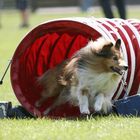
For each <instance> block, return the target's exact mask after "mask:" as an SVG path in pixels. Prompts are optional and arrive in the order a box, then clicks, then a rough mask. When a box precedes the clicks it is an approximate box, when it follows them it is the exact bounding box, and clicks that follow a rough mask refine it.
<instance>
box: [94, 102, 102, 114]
mask: <svg viewBox="0 0 140 140" xmlns="http://www.w3.org/2000/svg"><path fill="white" fill-rule="evenodd" d="M101 109H102V104H101V103H99V102H95V104H94V110H95V112H100V111H101Z"/></svg>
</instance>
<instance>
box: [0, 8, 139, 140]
mask: <svg viewBox="0 0 140 140" xmlns="http://www.w3.org/2000/svg"><path fill="white" fill-rule="evenodd" d="M138 13H140V10H139V9H136V10H131V9H128V18H137V19H140V15H139V14H138ZM91 15H92V16H95V17H102V16H103V14H102V13H101V11H95V12H94V13H91ZM73 16H86V14H82V13H73V14H68V13H67V14H65V13H63V14H49V13H45V14H31V15H30V28H28V29H19V27H18V26H19V23H20V18H19V15H18V13H17V12H16V11H4V12H3V13H2V16H1V19H2V26H3V27H2V28H1V29H0V77H1V76H2V74H3V72H4V70H5V68H6V66H7V64H8V60H10V59H11V58H12V56H13V53H14V51H15V49H16V47H17V45H18V44H19V42H20V41H21V39H22V38H23V37H24V36H25V35H26V33H27V32H29V31H30V30H31V29H32V28H34V27H35V26H37V25H38V24H40V23H42V22H45V21H47V20H50V19H55V18H61V17H73ZM0 100H2V101H3V100H5V101H12V104H13V105H17V104H19V102H18V100H17V99H16V97H15V95H14V93H13V90H12V87H11V83H10V74H9V71H8V74H7V75H6V77H5V79H4V84H3V85H2V86H1V85H0ZM139 132H140V119H139V118H136V117H124V118H123V117H118V116H112V115H111V116H108V117H96V118H89V119H85V120H78V119H76V120H66V119H62V120H50V119H47V118H46V119H24V120H16V119H2V120H0V140H45V139H46V140H91V139H93V140H96V139H98V140H126V139H127V140H138V139H139V137H140V133H139Z"/></svg>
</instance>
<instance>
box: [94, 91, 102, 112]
mask: <svg viewBox="0 0 140 140" xmlns="http://www.w3.org/2000/svg"><path fill="white" fill-rule="evenodd" d="M94 100H95V102H94V105H93V106H94V110H95V112H100V111H101V109H102V106H103V102H104V95H103V94H102V93H100V94H97V95H96V96H95V99H94Z"/></svg>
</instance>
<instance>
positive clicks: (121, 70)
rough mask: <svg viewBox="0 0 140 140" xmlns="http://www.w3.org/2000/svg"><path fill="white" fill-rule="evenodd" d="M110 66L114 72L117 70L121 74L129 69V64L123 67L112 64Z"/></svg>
mask: <svg viewBox="0 0 140 140" xmlns="http://www.w3.org/2000/svg"><path fill="white" fill-rule="evenodd" d="M110 68H111V70H112V71H113V72H116V73H118V74H119V75H122V74H123V73H124V72H125V71H126V70H127V69H128V66H121V67H114V66H111V67H110Z"/></svg>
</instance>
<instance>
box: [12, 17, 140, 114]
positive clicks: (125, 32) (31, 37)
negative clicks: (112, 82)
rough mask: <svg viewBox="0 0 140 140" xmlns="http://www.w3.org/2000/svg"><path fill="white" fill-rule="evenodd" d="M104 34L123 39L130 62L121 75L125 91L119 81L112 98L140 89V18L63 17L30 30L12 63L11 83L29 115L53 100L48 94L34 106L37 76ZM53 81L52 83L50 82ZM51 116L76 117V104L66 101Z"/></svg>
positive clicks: (45, 106) (122, 48) (126, 55)
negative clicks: (124, 82)
mask: <svg viewBox="0 0 140 140" xmlns="http://www.w3.org/2000/svg"><path fill="white" fill-rule="evenodd" d="M100 36H104V37H105V38H106V39H111V40H112V41H114V42H115V40H116V39H118V38H119V39H121V40H122V46H121V50H122V52H123V55H124V58H125V60H126V62H127V63H128V65H129V69H128V71H127V73H126V74H125V76H124V79H125V81H126V83H127V92H126V91H125V90H124V87H123V85H122V84H121V83H120V84H119V85H118V88H117V89H116V92H115V93H114V96H113V100H118V99H121V98H123V97H124V96H125V94H126V93H127V95H128V96H132V95H136V94H139V92H140V86H139V85H140V62H139V61H140V21H139V20H136V19H128V20H122V19H106V18H101V19H100V18H99V19H98V18H93V17H91V18H84V17H76V18H64V19H56V20H52V21H48V22H46V23H43V24H40V25H39V26H37V27H36V28H34V29H33V30H31V31H30V32H29V33H28V34H27V35H26V36H25V37H24V38H23V40H22V41H21V42H20V44H19V45H18V47H17V49H16V51H15V53H14V55H13V58H12V64H11V84H12V87H13V90H14V93H15V95H16V97H17V99H18V100H19V102H20V103H21V104H22V105H23V106H24V107H25V108H26V109H27V111H29V112H30V113H31V114H32V115H34V116H37V117H43V112H44V111H45V109H46V108H48V107H49V106H50V105H51V104H52V103H53V101H54V98H49V99H48V100H46V102H45V103H44V104H43V105H42V106H41V107H40V108H36V107H35V106H34V104H35V102H36V101H37V100H38V99H39V97H40V93H41V90H42V87H41V86H39V85H38V83H37V78H38V77H39V76H41V75H42V74H43V73H44V72H45V71H46V70H48V69H51V68H53V67H55V66H56V65H57V64H59V63H61V62H62V61H64V60H65V59H67V58H70V57H71V56H72V55H73V54H74V53H75V52H76V51H77V50H79V49H80V48H82V47H84V46H85V45H86V44H87V42H88V40H89V39H93V40H96V39H97V38H98V37H100ZM52 84H53V83H52ZM48 115H49V116H50V117H77V116H79V115H80V112H79V108H78V107H73V106H71V105H69V104H68V103H67V104H65V105H61V106H59V107H56V108H55V109H54V110H52V111H51V112H50V113H49V114H48Z"/></svg>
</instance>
